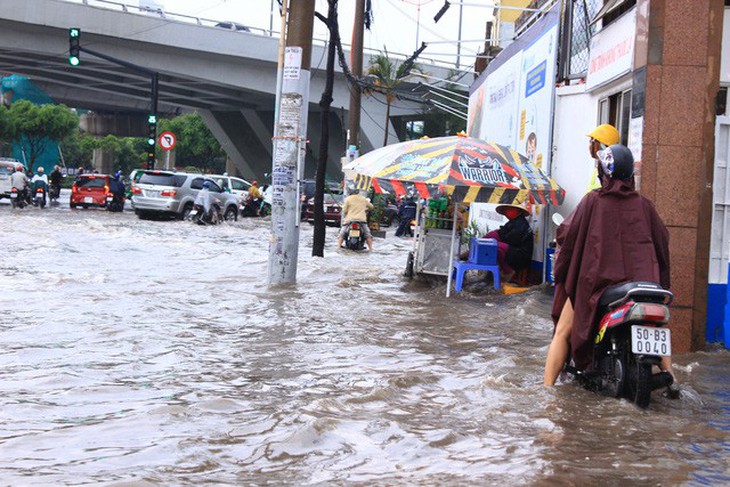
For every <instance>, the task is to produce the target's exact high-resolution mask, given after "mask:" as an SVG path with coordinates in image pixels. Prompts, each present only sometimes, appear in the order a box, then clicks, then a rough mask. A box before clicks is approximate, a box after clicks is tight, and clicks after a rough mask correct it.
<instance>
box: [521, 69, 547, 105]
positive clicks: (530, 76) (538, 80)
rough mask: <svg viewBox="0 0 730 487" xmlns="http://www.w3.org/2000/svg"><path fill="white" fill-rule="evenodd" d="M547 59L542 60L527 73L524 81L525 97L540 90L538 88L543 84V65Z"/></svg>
mask: <svg viewBox="0 0 730 487" xmlns="http://www.w3.org/2000/svg"><path fill="white" fill-rule="evenodd" d="M546 66H547V61H543V62H541V63H540V64H538V65H537V66H535V67H534V68H532V69H531V70H530V72H529V73H527V79H526V82H525V98H527V97H529V96H530V95H532V94H533V93H536V92H538V91H540V88H542V87H543V86H545V67H546Z"/></svg>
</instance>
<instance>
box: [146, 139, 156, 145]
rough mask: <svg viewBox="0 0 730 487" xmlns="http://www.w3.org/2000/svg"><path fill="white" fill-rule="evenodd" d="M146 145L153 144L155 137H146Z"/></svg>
mask: <svg viewBox="0 0 730 487" xmlns="http://www.w3.org/2000/svg"><path fill="white" fill-rule="evenodd" d="M147 145H155V139H153V138H152V137H150V138H149V139H147Z"/></svg>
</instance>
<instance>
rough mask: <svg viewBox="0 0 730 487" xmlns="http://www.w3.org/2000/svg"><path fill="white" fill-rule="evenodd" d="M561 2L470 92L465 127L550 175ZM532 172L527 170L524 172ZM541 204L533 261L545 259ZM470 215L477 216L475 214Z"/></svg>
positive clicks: (488, 222) (484, 223)
mask: <svg viewBox="0 0 730 487" xmlns="http://www.w3.org/2000/svg"><path fill="white" fill-rule="evenodd" d="M559 6H560V3H559V2H558V4H557V5H556V6H555V7H554V8H553V9H552V10H550V11H549V12H548V13H547V14H545V16H544V17H543V18H542V19H540V20H539V21H538V22H537V23H535V25H533V26H532V27H530V29H528V30H527V32H525V33H524V34H523V35H522V36H520V38H518V39H517V40H516V41H514V42H513V43H512V44H510V45H509V46H507V48H506V49H505V50H504V51H502V52H501V53H500V54H499V55H498V56H497V57H496V58H495V59H494V60H493V61H492V62H491V63H490V64H489V66H487V69H486V70H485V71H484V72H483V73H482V74H481V75H480V77H479V78H478V79H477V80H476V81H475V82H474V84H473V85H472V87H471V89H470V95H469V114H468V123H467V132H468V134H469V135H470V136H472V137H477V138H480V139H484V140H488V141H493V142H497V143H498V144H502V145H505V146H508V147H510V148H512V149H514V150H516V151H517V152H519V153H520V154H523V155H524V156H526V157H527V158H528V159H530V160H531V161H532V162H533V163H534V164H535V166H536V167H537V168H538V169H539V170H540V171H542V172H544V173H545V174H550V158H551V147H552V121H553V110H554V102H555V77H556V70H557V58H558V56H557V50H558V21H559V12H560V11H559ZM526 177H529V175H526ZM481 205H484V204H478V205H477V206H476V207H475V208H474V211H472V215H476V220H475V221H476V222H477V224H478V225H480V226H481V227H485V226H487V225H488V227H489V229H490V230H493V229H494V228H495V227H496V226H497V223H498V222H495V221H494V219H493V218H487V219H486V220H485V221H479V215H492V216H493V215H496V213H494V212H493V209H494V205H489V206H488V207H487V208H486V209H485V208H482V207H481ZM543 213H544V212H543V209H542V208H541V207H539V206H536V207H534V208H533V210H532V218H533V221H532V227H533V231H534V233H535V252H534V254H533V260H536V261H538V262H542V260H543V253H544V252H543V242H542V240H543V233H544V232H543V228H544V225H545V223H544V221H543V220H544V218H543ZM472 218H475V217H474V216H472Z"/></svg>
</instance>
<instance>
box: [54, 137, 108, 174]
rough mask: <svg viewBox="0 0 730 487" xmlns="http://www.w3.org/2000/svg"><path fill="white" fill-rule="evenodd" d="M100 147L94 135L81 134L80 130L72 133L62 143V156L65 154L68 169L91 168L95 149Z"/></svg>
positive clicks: (64, 158)
mask: <svg viewBox="0 0 730 487" xmlns="http://www.w3.org/2000/svg"><path fill="white" fill-rule="evenodd" d="M98 145H99V142H98V140H97V139H96V137H94V136H92V135H89V134H82V133H79V131H78V130H75V131H73V132H71V134H70V135H68V136H67V137H66V138H65V139H63V141H61V154H63V162H64V164H65V165H66V166H67V167H89V166H91V159H92V157H93V155H94V149H95V148H96V147H98Z"/></svg>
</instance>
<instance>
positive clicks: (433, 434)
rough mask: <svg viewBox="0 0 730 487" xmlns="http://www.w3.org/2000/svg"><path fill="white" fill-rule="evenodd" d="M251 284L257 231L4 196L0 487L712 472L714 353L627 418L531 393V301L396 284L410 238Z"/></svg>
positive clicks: (539, 341) (715, 461) (544, 321)
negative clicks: (12, 201)
mask: <svg viewBox="0 0 730 487" xmlns="http://www.w3.org/2000/svg"><path fill="white" fill-rule="evenodd" d="M336 230H337V229H335V228H329V229H328V247H327V248H326V250H325V252H326V257H325V258H324V259H320V258H312V257H311V256H310V254H311V237H312V227H311V226H310V225H309V224H306V223H305V224H303V226H302V232H301V246H300V255H299V268H298V282H297V285H296V287H292V288H282V289H274V290H268V289H267V287H266V279H267V266H268V238H269V222H268V221H267V220H258V219H245V220H240V219H239V221H238V222H235V223H230V224H224V225H220V226H217V227H198V226H195V225H193V224H191V223H189V222H182V221H139V220H138V219H137V218H136V217H135V216H134V214H133V213H132V212H130V211H127V212H125V213H123V214H111V213H107V212H104V211H94V210H86V211H84V210H78V211H71V210H68V209H67V208H52V209H46V210H43V211H41V210H39V209H36V208H26V209H24V210H11V209H10V207H9V205H8V204H7V200H5V201H3V202H2V203H0V241H2V248H3V253H2V255H1V256H0V269H1V272H2V279H1V280H0V304H1V305H2V309H3V312H2V314H1V315H0V343H2V350H1V352H0V479H1V480H2V482H1V483H2V485H82V484H101V485H115V486H120V485H198V484H211V485H213V484H215V485H261V484H266V483H270V484H274V485H281V484H287V485H318V484H320V485H326V484H327V485H331V484H344V483H347V484H351V483H354V484H361V485H490V484H497V483H501V484H505V485H518V484H519V485H524V484H534V485H545V484H548V485H565V484H577V485H607V484H608V485H619V484H632V485H659V484H663V485H672V484H689V485H719V484H726V485H727V484H728V483H730V353H728V352H727V351H723V350H720V349H719V348H711V351H709V352H703V353H694V354H689V355H683V356H678V357H676V362H677V375H678V379H679V381H680V382H681V384H682V389H683V392H684V394H683V398H682V399H681V400H678V401H671V400H668V399H665V398H663V397H662V396H661V394H660V393H655V395H654V397H653V402H652V405H651V406H650V408H649V409H648V410H646V411H641V410H639V409H637V408H636V407H634V406H633V405H632V404H630V403H628V402H626V401H618V400H614V399H609V398H604V397H601V396H597V395H595V394H593V393H591V392H588V391H585V390H583V389H581V388H580V387H578V386H577V385H574V384H563V385H561V386H559V387H557V388H554V389H545V388H543V387H542V385H541V384H542V373H543V364H544V358H545V355H546V351H547V345H548V343H549V340H550V336H551V332H552V323H551V321H550V319H549V309H550V301H551V295H550V293H549V290H548V289H544V288H536V289H534V290H531V291H529V292H527V293H524V294H518V295H513V296H503V295H497V294H494V293H493V292H489V290H487V289H485V288H483V287H481V286H480V285H478V284H477V285H472V286H471V288H468V289H467V292H465V293H461V294H459V293H457V294H456V296H452V297H451V298H450V299H447V298H446V297H445V283H442V282H425V281H423V280H415V281H408V280H406V279H405V278H403V277H402V272H403V269H404V266H405V262H406V254H407V252H408V250H409V248H410V246H411V242H410V241H409V240H400V239H395V238H393V237H392V236H390V235H392V232H391V231H389V232H388V234H389V238H387V239H385V240H382V239H376V241H375V252H374V253H372V254H367V253H361V254H354V253H351V252H336V251H335V249H334V239H335V235H336Z"/></svg>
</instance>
